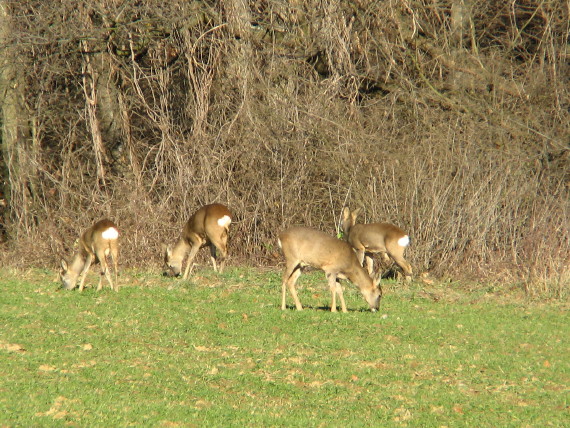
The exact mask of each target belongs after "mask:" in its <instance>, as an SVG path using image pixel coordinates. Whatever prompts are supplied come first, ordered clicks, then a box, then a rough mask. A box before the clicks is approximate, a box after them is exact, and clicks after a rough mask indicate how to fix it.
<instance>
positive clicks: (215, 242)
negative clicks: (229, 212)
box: [210, 229, 228, 273]
mask: <svg viewBox="0 0 570 428" xmlns="http://www.w3.org/2000/svg"><path fill="white" fill-rule="evenodd" d="M210 241H211V244H210V258H211V259H212V265H213V266H214V270H215V271H218V269H217V267H216V261H217V260H218V258H219V261H220V269H219V272H220V273H222V272H223V271H224V266H225V262H226V257H227V256H228V231H227V230H226V229H224V230H223V231H222V233H221V234H220V238H219V239H211V240H210ZM216 249H217V250H218V252H217V253H216Z"/></svg>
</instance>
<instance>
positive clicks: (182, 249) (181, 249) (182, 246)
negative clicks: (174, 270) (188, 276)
mask: <svg viewBox="0 0 570 428" xmlns="http://www.w3.org/2000/svg"><path fill="white" fill-rule="evenodd" d="M188 251H190V244H188V242H186V240H185V239H184V238H180V239H179V240H178V242H177V243H176V245H174V248H172V256H171V257H172V259H173V260H182V259H183V258H184V256H185V255H186V253H187V252H188Z"/></svg>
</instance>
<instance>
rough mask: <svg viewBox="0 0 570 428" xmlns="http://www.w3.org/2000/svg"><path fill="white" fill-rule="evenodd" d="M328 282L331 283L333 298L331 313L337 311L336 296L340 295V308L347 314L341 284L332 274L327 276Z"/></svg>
mask: <svg viewBox="0 0 570 428" xmlns="http://www.w3.org/2000/svg"><path fill="white" fill-rule="evenodd" d="M327 280H328V283H329V288H330V290H331V297H332V301H331V312H336V311H337V308H336V295H337V294H338V298H339V300H340V307H341V309H342V311H343V312H347V310H346V303H345V301H344V295H343V293H342V286H341V285H340V282H338V279H337V276H336V275H334V274H332V273H330V274H327Z"/></svg>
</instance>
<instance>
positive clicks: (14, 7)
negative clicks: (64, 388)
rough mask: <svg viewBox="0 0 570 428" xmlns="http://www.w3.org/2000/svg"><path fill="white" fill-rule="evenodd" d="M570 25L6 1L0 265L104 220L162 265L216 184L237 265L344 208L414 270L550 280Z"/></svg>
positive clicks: (517, 10) (321, 10) (328, 10)
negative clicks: (167, 245) (374, 227)
mask: <svg viewBox="0 0 570 428" xmlns="http://www.w3.org/2000/svg"><path fill="white" fill-rule="evenodd" d="M569 36H570V28H569V3H568V1H563V0H558V1H555V0H523V1H518V0H513V1H508V2H507V1H504V2H500V1H494V0H488V1H484V0H483V1H474V0H387V1H368V0H354V1H329V0H320V1H319V0H291V1H280V0H265V1H245V0H228V1H188V0H184V1H183V0H169V1H164V0H161V1H156V0H147V1H117V0H89V1H81V0H79V1H76V0H73V1H72V0H62V1H31V0H18V1H11V0H0V48H1V49H0V97H1V98H0V102H1V127H2V129H1V131H2V133H1V138H2V140H1V145H2V151H1V161H0V167H1V174H2V175H1V178H2V182H1V184H2V195H1V200H0V209H1V213H0V214H1V218H2V225H1V234H2V244H1V245H2V256H1V261H2V263H3V264H5V265H14V266H24V265H33V266H48V267H53V268H55V267H56V266H58V259H59V257H60V256H62V255H67V256H69V254H70V253H71V251H73V243H74V240H75V239H76V237H77V236H78V235H79V233H80V232H81V231H82V230H83V229H85V228H86V227H88V226H90V225H91V224H92V223H93V221H94V220H96V219H99V218H102V217H105V216H108V217H110V218H112V219H113V220H115V221H116V222H117V224H118V225H119V228H120V231H121V234H122V243H121V264H122V265H123V266H133V267H145V266H149V265H150V266H159V265H160V264H161V254H160V242H161V241H163V240H164V241H172V240H174V239H175V238H176V237H177V236H178V235H179V233H180V230H181V228H182V225H183V223H184V222H185V221H186V219H187V218H188V216H189V215H190V214H191V213H192V212H194V211H195V210H196V209H197V208H198V207H199V206H200V205H202V204H205V203H210V202H214V201H217V202H222V203H225V204H227V205H228V206H229V207H230V208H231V210H232V211H233V213H234V215H235V217H236V218H235V222H234V224H233V226H232V229H231V233H230V240H231V242H230V251H231V259H230V261H229V264H230V265H231V264H238V263H247V264H252V265H265V264H269V265H274V264H276V263H278V262H279V260H280V259H281V258H280V255H279V252H278V249H277V248H276V235H277V231H279V230H281V229H282V228H284V227H287V226H289V225H295V224H304V225H308V226H313V227H317V228H321V229H323V230H325V231H327V232H329V233H331V234H335V233H336V232H337V225H338V222H339V220H340V215H341V211H342V208H343V207H344V206H350V207H351V208H356V207H363V214H362V215H361V216H360V221H367V222H371V221H389V222H393V223H395V224H397V225H399V226H400V227H402V228H403V229H405V230H406V231H407V232H408V233H409V234H410V236H411V238H412V245H411V246H410V248H409V249H408V251H407V257H408V258H409V260H410V261H411V262H412V264H413V265H414V268H415V271H416V272H418V273H419V272H424V271H428V272H430V273H431V274H432V275H434V276H440V277H456V278H477V279H479V280H485V281H492V282H500V283H505V284H507V283H509V284H513V283H515V284H520V286H522V287H525V289H526V290H527V291H528V292H529V293H534V294H545V293H546V294H548V295H558V296H561V295H563V294H565V293H566V291H567V289H568V288H569V285H568V284H569V281H570V279H569V278H570V272H569V271H570V266H569V263H570V232H569V228H568V225H569V224H570V222H569V220H570V219H569V217H570V215H569V213H570V212H569V200H570V198H569V196H570V195H569V193H570V165H569V163H570V154H569V153H570V149H569V146H570V137H569V136H570V132H569V131H570V130H569V127H570V120H569V119H570V98H569V97H570V94H569V88H570V64H569V63H570V61H569V60H570V50H569V48H570V44H569V43H570V39H569Z"/></svg>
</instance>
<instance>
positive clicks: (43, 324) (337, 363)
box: [0, 268, 570, 427]
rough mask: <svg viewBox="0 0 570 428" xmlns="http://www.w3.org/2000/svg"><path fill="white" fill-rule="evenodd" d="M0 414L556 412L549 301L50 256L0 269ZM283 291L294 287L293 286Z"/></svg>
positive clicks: (310, 421) (297, 420)
mask: <svg viewBox="0 0 570 428" xmlns="http://www.w3.org/2000/svg"><path fill="white" fill-rule="evenodd" d="M0 275H1V277H2V279H1V280H0V426H2V427H4V426H14V427H16V426H64V425H69V426H129V425H132V426H141V425H147V426H220V427H222V426H223V427H227V426H244V425H247V426H292V427H296V426H299V427H300V426H303V427H305V426H427V427H432V426H433V427H441V426H450V427H451V426H453V427H457V426H483V427H497V426H513V427H520V426H536V427H542V426H564V425H568V422H569V420H570V419H569V416H570V415H569V387H568V385H569V384H570V377H569V355H570V353H569V349H568V337H570V327H569V324H570V323H569V321H570V320H569V316H568V311H567V310H566V309H567V308H566V306H565V305H563V304H561V303H551V304H545V303H540V302H538V303H537V302H527V301H525V300H524V299H519V298H512V299H511V298H508V297H504V296H503V297H501V298H498V297H493V296H489V295H488V294H485V293H483V292H478V293H477V292H469V293H468V292H464V291H461V290H460V289H457V287H453V286H450V285H447V286H444V285H439V286H437V285H436V286H431V289H430V290H428V291H426V290H424V289H422V286H421V285H420V284H412V285H396V284H393V283H392V284H389V285H388V286H387V287H385V293H384V295H385V297H384V299H383V300H382V303H381V308H380V312H378V313H371V312H368V311H366V310H365V309H366V307H367V305H366V303H365V301H364V299H363V298H362V297H361V296H360V295H359V293H358V291H357V290H356V289H355V288H354V287H353V286H351V285H346V287H345V290H346V291H345V297H346V300H347V305H348V308H349V311H350V312H349V313H347V314H342V313H330V312H329V311H327V310H326V308H328V305H329V304H330V296H329V293H328V290H327V288H326V284H325V279H324V276H323V275H322V273H319V272H315V273H312V274H309V275H303V276H302V277H301V279H300V287H299V291H300V298H301V301H302V302H303V304H304V305H305V306H306V310H305V311H302V312H297V311H294V310H292V309H291V310H287V311H281V310H280V307H279V306H280V289H281V285H280V272H262V271H258V270H249V269H237V268H236V269H229V270H228V271H227V273H224V274H223V275H217V274H215V273H214V272H212V271H211V270H210V269H207V268H203V269H201V270H200V269H199V270H198V271H197V272H195V276H193V277H192V278H191V280H190V281H187V282H183V281H181V280H176V279H168V278H162V277H160V276H159V275H158V274H150V273H141V272H126V273H122V275H121V276H120V281H121V283H122V285H123V287H122V288H121V290H120V292H119V293H114V292H112V291H110V290H109V289H108V288H105V289H104V290H103V292H101V293H97V292H96V291H95V290H94V288H93V285H95V284H96V281H97V280H96V275H95V274H93V273H92V274H91V275H90V277H89V278H88V280H87V283H88V284H89V285H91V287H90V288H87V289H86V290H85V291H84V292H83V293H82V294H80V293H78V292H77V291H63V290H58V288H57V287H58V284H57V283H56V282H55V280H56V274H55V272H51V271H40V270H33V271H27V272H19V271H12V270H8V269H2V270H0ZM288 302H289V305H290V306H293V302H292V300H291V299H290V297H289V300H288Z"/></svg>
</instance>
